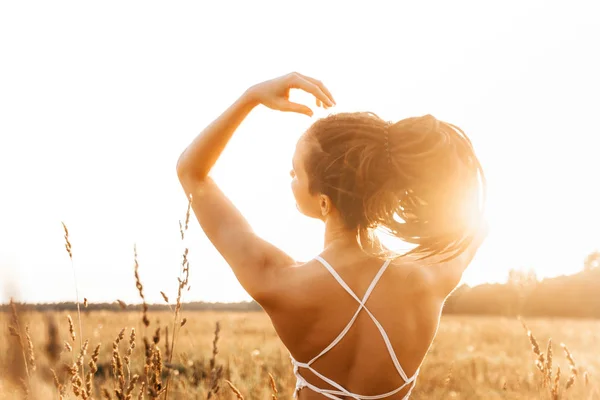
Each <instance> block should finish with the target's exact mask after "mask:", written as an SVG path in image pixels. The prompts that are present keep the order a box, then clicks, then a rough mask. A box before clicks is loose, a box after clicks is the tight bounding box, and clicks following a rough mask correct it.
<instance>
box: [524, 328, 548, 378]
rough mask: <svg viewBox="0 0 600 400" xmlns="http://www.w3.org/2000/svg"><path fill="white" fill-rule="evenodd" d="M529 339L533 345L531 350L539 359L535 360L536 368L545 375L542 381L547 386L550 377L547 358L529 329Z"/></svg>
mask: <svg viewBox="0 0 600 400" xmlns="http://www.w3.org/2000/svg"><path fill="white" fill-rule="evenodd" d="M527 337H528V338H529V342H530V343H531V350H532V351H533V353H534V354H535V355H536V356H537V359H536V360H535V366H536V367H537V369H538V370H539V371H540V372H541V373H542V374H543V376H544V379H543V380H542V384H543V385H544V386H545V385H546V382H547V376H548V375H547V372H546V357H545V356H544V353H542V352H541V351H540V345H539V344H538V341H537V340H536V338H535V336H533V333H532V332H531V330H530V329H527Z"/></svg>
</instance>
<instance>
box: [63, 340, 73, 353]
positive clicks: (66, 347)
mask: <svg viewBox="0 0 600 400" xmlns="http://www.w3.org/2000/svg"><path fill="white" fill-rule="evenodd" d="M65 351H66V352H67V353H70V352H72V351H73V347H71V345H70V344H69V342H67V341H65Z"/></svg>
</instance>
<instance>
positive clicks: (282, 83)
mask: <svg viewBox="0 0 600 400" xmlns="http://www.w3.org/2000/svg"><path fill="white" fill-rule="evenodd" d="M290 89H300V90H303V91H305V92H307V93H310V94H312V95H313V96H315V98H316V103H317V107H319V106H322V107H324V108H329V107H333V106H334V105H335V100H333V96H332V95H331V93H330V92H329V90H328V89H327V88H326V87H325V85H323V83H322V82H321V81H318V80H317V79H314V78H310V77H308V76H305V75H302V74H299V73H297V72H292V73H290V74H287V75H284V76H280V77H279V78H275V79H271V80H268V81H265V82H262V83H259V84H257V85H254V86H252V87H251V88H250V89H248V91H247V92H246V95H247V96H249V97H250V98H251V99H252V101H254V102H256V103H260V104H262V105H264V106H267V107H269V108H270V109H272V110H278V111H290V112H296V113H300V114H304V115H308V116H309V117H312V115H313V111H312V110H311V109H310V108H309V107H307V106H305V105H303V104H298V103H294V102H291V101H290V100H289V97H290Z"/></svg>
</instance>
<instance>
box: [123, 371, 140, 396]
mask: <svg viewBox="0 0 600 400" xmlns="http://www.w3.org/2000/svg"><path fill="white" fill-rule="evenodd" d="M139 379H140V377H139V375H137V374H136V375H134V376H133V377H131V379H130V380H129V386H127V391H125V400H131V398H132V393H133V391H134V390H135V384H136V383H137V381H138V380H139Z"/></svg>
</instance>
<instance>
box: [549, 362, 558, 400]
mask: <svg viewBox="0 0 600 400" xmlns="http://www.w3.org/2000/svg"><path fill="white" fill-rule="evenodd" d="M559 384H560V366H557V367H556V376H555V377H554V384H553V385H552V390H551V391H550V394H551V396H552V399H553V400H558V399H559V397H560V386H559Z"/></svg>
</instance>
